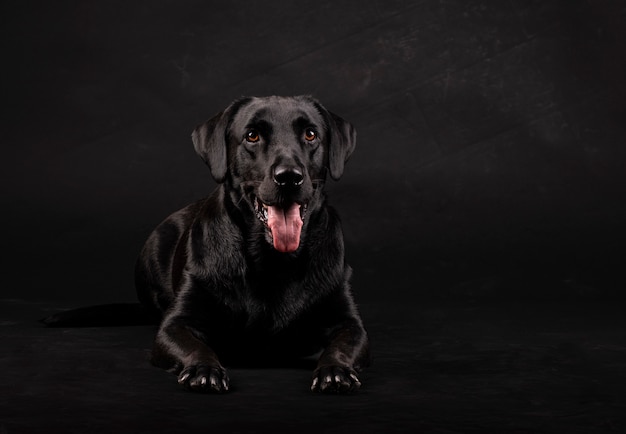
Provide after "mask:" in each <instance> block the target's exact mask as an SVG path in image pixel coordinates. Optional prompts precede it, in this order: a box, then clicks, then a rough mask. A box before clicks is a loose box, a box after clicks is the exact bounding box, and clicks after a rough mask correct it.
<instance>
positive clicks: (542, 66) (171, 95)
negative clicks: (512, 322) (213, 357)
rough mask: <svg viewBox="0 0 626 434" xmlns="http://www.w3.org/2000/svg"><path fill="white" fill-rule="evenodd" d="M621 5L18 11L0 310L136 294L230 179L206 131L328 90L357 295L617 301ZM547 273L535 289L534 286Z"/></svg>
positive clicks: (10, 8)
mask: <svg viewBox="0 0 626 434" xmlns="http://www.w3.org/2000/svg"><path fill="white" fill-rule="evenodd" d="M624 15H625V11H624V6H623V5H622V3H621V2H613V1H526V0H511V1H453V0H448V1H429V0H424V1H368V2H364V1H360V0H358V1H357V0H354V1H349V0H348V1H320V0H313V1H272V2H247V1H228V2H213V1H181V2H178V1H176V2H174V1H158V2H154V1H107V2H90V1H89V2H80V1H57V2H44V1H39V2H37V1H5V2H3V4H2V21H3V24H2V32H3V35H2V44H3V58H4V61H3V66H2V74H3V79H2V86H3V98H2V99H3V107H4V110H3V113H4V114H3V116H2V123H3V125H4V126H3V128H2V155H3V156H2V162H3V164H2V166H3V169H2V182H1V183H0V185H1V187H0V188H1V189H2V192H1V194H2V204H3V205H2V227H3V231H2V246H3V251H4V259H3V260H2V278H3V284H2V297H4V298H25V299H50V300H71V301H75V302H76V303H80V302H83V301H90V302H91V301H98V302H101V301H130V300H133V299H134V292H133V286H132V268H133V263H134V259H135V256H136V255H137V252H138V250H139V249H140V247H141V244H142V242H143V240H144V239H145V238H146V236H147V235H148V233H149V231H150V230H151V229H152V228H153V227H154V226H155V225H156V224H157V223H158V222H159V221H160V220H161V219H162V218H164V217H165V216H166V215H168V214H169V213H170V212H172V211H174V210H176V209H178V208H180V207H182V206H183V205H185V204H186V203H188V202H190V201H192V200H194V199H196V198H199V197H201V196H203V195H206V194H208V192H209V191H210V190H211V189H212V188H213V184H212V181H211V180H210V176H209V173H208V170H206V168H205V167H204V165H203V164H202V162H201V161H200V159H199V158H197V156H196V155H195V154H194V152H193V149H192V145H191V140H190V132H191V130H192V129H193V127H194V126H195V125H196V124H197V123H198V122H200V121H202V120H204V119H206V118H208V117H209V116H211V115H213V114H214V113H215V112H217V111H219V110H220V109H221V108H223V107H224V106H225V105H227V104H228V103H229V102H230V101H231V100H232V99H234V98H236V97H238V96H241V95H268V94H301V93H306V94H312V95H314V96H316V97H318V98H319V99H320V100H321V101H322V102H323V103H324V104H325V105H326V106H327V107H328V108H330V109H331V110H333V111H335V112H337V113H339V114H341V115H342V116H344V117H345V118H346V119H348V120H350V121H351V122H353V123H354V124H355V126H356V128H357V130H358V133H359V136H358V137H359V139H358V144H357V150H356V153H355V154H354V156H353V159H352V160H351V161H350V163H349V165H348V168H347V171H346V173H345V176H344V178H343V179H342V180H341V181H340V182H339V183H336V184H333V185H331V186H330V189H329V190H330V195H331V203H334V204H335V205H336V207H337V208H339V211H340V213H341V215H342V217H343V221H344V227H345V234H346V239H347V242H348V254H349V257H350V259H351V262H352V264H353V266H354V268H355V270H356V273H355V286H356V290H357V292H358V293H359V297H360V299H361V300H377V299H378V298H379V297H381V294H385V296H386V297H394V298H396V299H397V300H407V299H413V300H415V299H417V298H420V297H424V298H428V297H431V296H439V295H445V296H446V297H451V298H454V297H456V296H462V295H468V294H469V295H474V296H487V297H489V296H494V297H495V296H498V297H504V298H514V297H520V296H521V295H523V294H528V293H534V295H541V296H544V295H549V296H551V297H567V296H568V295H569V294H577V295H579V294H581V293H584V294H587V293H592V294H594V295H597V294H605V293H610V294H619V293H620V291H621V290H622V289H623V287H624V282H625V279H624V277H623V275H622V271H621V267H622V266H623V263H624V259H626V254H625V253H624V250H625V249H624V245H625V241H626V240H625V238H626V237H625V233H626V230H625V229H624V221H626V201H625V200H624V193H625V192H626V175H625V173H624V172H625V171H624V163H625V161H626V131H625V125H626V122H625V120H626V117H625V110H624V102H623V101H624V98H625V96H626V86H625V81H624V77H625V76H626V68H625V60H624V59H625V56H624V53H625V52H626V44H625V30H624V29H625V27H624ZM529 283H530V284H529Z"/></svg>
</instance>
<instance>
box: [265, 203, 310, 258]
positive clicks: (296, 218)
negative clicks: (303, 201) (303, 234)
mask: <svg viewBox="0 0 626 434" xmlns="http://www.w3.org/2000/svg"><path fill="white" fill-rule="evenodd" d="M267 225H268V226H269V228H270V230H271V231H272V238H273V239H274V248H275V249H276V250H278V251H279V252H294V251H295V250H296V249H297V248H298V246H299V245H300V230H301V229H302V219H301V218H300V205H298V204H297V203H294V204H293V205H291V206H289V208H278V207H276V206H268V207H267Z"/></svg>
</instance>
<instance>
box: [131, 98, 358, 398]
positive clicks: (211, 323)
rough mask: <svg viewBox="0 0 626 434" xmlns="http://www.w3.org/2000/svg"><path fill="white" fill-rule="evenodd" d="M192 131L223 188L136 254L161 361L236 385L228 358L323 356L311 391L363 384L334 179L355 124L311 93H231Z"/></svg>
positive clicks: (185, 376) (191, 382) (206, 387)
mask: <svg viewBox="0 0 626 434" xmlns="http://www.w3.org/2000/svg"><path fill="white" fill-rule="evenodd" d="M192 139H193V144H194V147H195V150H196V151H197V152H198V154H199V155H200V156H201V157H202V159H203V160H204V161H205V162H206V163H207V165H208V166H209V169H210V171H211V174H212V176H213V178H214V179H215V180H216V181H217V182H218V183H219V186H218V188H217V189H216V190H215V191H214V192H213V194H212V195H211V196H209V197H208V198H206V199H204V200H201V201H199V202H196V203H193V204H191V205H189V206H187V207H186V208H183V209H181V210H180V211H178V212H176V213H174V214H172V215H171V216H170V217H168V218H167V219H166V220H165V221H164V222H163V223H161V224H160V225H159V226H158V227H157V228H156V229H155V230H154V232H153V233H152V234H151V235H150V237H149V238H148V240H147V242H146V244H145V246H144V248H143V250H142V252H141V256H140V258H139V260H138V262H137V266H136V287H137V292H138V295H139V299H140V301H141V302H142V303H143V304H144V305H145V306H149V307H150V308H151V309H152V310H153V313H154V314H156V315H159V317H160V318H161V325H160V328H159V331H158V333H157V336H156V341H155V344H154V348H153V353H152V361H153V363H154V364H155V365H157V366H160V367H162V368H165V369H168V370H170V371H173V372H175V373H177V374H178V382H179V383H181V384H183V385H184V386H186V387H187V388H189V389H191V390H194V391H215V392H225V391H227V390H228V389H229V378H228V375H227V373H226V370H225V369H224V367H223V364H222V363H223V362H224V364H227V363H226V362H228V363H237V361H242V360H244V361H245V360H248V361H259V362H266V363H275V362H276V363H285V362H286V361H288V360H295V359H297V358H301V357H306V356H311V355H316V354H320V355H319V358H318V359H317V367H316V368H315V371H314V373H313V379H312V383H311V390H312V391H316V392H332V393H342V392H350V391H354V390H356V389H358V388H359V387H360V385H361V382H360V381H359V378H358V377H357V373H358V372H359V370H360V368H362V367H364V366H366V365H367V364H368V362H369V350H368V337H367V334H366V331H365V329H364V328H363V324H362V321H361V318H360V316H359V313H358V311H357V308H356V306H355V304H354V301H353V298H352V294H351V290H350V285H349V280H350V274H351V269H350V267H349V266H348V265H347V264H346V262H345V260H344V242H343V235H342V231H341V227H340V222H339V218H338V216H337V214H336V212H335V211H334V210H333V209H332V208H330V207H329V206H328V205H327V204H326V197H325V194H324V190H323V187H324V183H325V181H326V178H327V175H330V177H331V178H333V179H335V180H337V179H339V178H340V177H341V175H342V173H343V170H344V164H345V163H346V161H347V160H348V158H349V157H350V154H351V153H352V151H353V150H354V147H355V139H356V132H355V130H354V128H353V127H352V125H350V124H349V123H348V122H346V121H344V120H343V119H341V118H340V117H339V116H336V115H335V114H333V113H331V112H329V111H328V110H326V109H325V108H324V107H323V106H322V105H321V104H320V103H319V102H318V101H316V100H315V99H313V98H311V97H308V96H297V97H277V96H271V97H265V98H242V99H239V100H237V101H235V102H233V103H232V104H231V105H230V106H229V107H228V108H226V109H225V110H224V111H222V112H221V113H219V114H218V115H216V116H215V117H214V118H212V119H210V120H208V121H207V122H205V123H203V124H201V125H199V126H198V127H197V128H196V129H195V131H194V132H193V134H192Z"/></svg>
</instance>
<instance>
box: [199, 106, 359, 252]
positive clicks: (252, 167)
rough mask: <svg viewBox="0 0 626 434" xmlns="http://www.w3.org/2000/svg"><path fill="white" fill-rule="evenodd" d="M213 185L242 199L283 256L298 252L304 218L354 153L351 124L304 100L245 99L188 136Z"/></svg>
mask: <svg viewBox="0 0 626 434" xmlns="http://www.w3.org/2000/svg"><path fill="white" fill-rule="evenodd" d="M192 138H193V142H194V147H195V149H196V151H197V152H198V154H199V155H200V156H201V157H202V158H203V160H204V161H205V162H206V163H207V164H208V166H209V168H210V170H211V174H212V175H213V177H214V178H215V180H216V181H217V182H220V183H225V184H226V185H227V187H228V188H229V189H230V190H231V191H232V192H235V193H236V194H238V195H239V197H240V200H238V202H239V204H240V205H239V206H244V205H245V206H247V207H248V209H249V211H251V213H252V214H253V215H255V216H256V218H257V219H258V221H259V222H260V223H262V224H263V226H264V227H265V229H266V236H267V239H268V241H270V242H271V243H272V245H273V246H274V248H275V249H276V250H278V251H280V252H294V251H296V250H297V249H298V247H299V245H300V240H301V237H302V230H303V229H302V228H303V226H305V224H304V222H305V220H306V215H307V211H309V210H311V209H312V208H313V207H315V206H316V205H318V204H319V199H320V192H321V188H322V187H323V184H324V181H325V179H326V174H327V173H330V175H331V177H332V178H333V179H335V180H336V179H339V178H340V177H341V175H342V173H343V167H344V164H345V163H346V161H347V160H348V158H349V157H350V154H351V153H352V151H353V150H354V146H355V140H356V132H355V130H354V128H353V127H352V125H350V124H349V123H348V122H346V121H344V120H343V119H341V118H340V117H338V116H336V115H334V114H332V113H331V112H329V111H327V110H326V109H325V108H324V107H323V106H322V105H321V104H320V103H319V102H317V101H316V100H314V99H313V98H310V97H306V96H298V97H276V96H272V97H265V98H242V99H240V100H237V101H235V102H233V103H232V104H231V105H230V106H229V107H228V108H226V109H225V110H224V111H223V112H221V113H219V114H218V115H217V116H215V117H214V118H212V119H210V120H208V121H207V122H205V123H204V124H201V125H199V126H198V127H197V128H196V129H195V130H194V132H193V134H192Z"/></svg>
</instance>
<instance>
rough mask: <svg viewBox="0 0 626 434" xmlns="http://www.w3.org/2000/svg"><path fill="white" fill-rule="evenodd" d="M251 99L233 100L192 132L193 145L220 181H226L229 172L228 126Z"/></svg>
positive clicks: (214, 176) (215, 177) (214, 177)
mask: <svg viewBox="0 0 626 434" xmlns="http://www.w3.org/2000/svg"><path fill="white" fill-rule="evenodd" d="M249 100H250V99H249V98H242V99H240V100H237V101H235V102H233V103H232V104H231V105H230V106H228V108H226V109H225V110H223V111H221V112H220V113H218V114H217V115H215V116H214V117H212V118H211V119H209V120H208V121H206V122H204V123H202V124H200V125H198V126H197V127H196V129H195V130H193V133H191V140H192V141H193V147H194V148H195V150H196V152H197V153H198V155H200V158H202V159H203V160H204V162H205V163H206V164H207V166H209V170H210V171H211V175H212V176H213V179H215V181H216V182H218V183H222V182H224V179H226V173H227V172H228V145H227V143H226V141H227V137H226V133H227V129H228V126H229V125H230V121H231V119H232V118H233V116H234V115H235V113H236V112H237V110H239V108H240V107H241V106H242V105H243V104H245V103H246V102H248V101H249Z"/></svg>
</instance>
